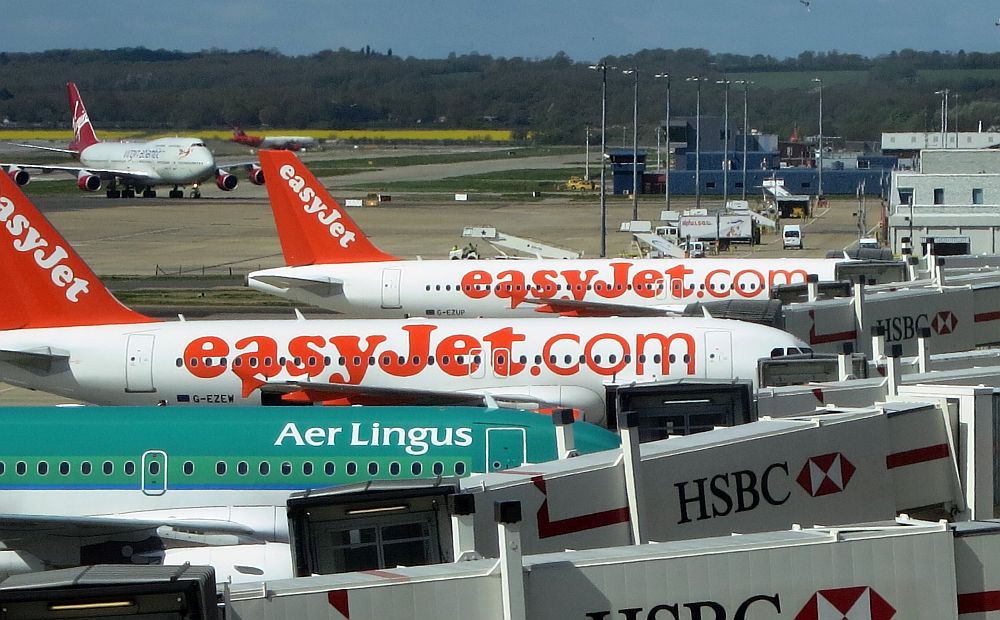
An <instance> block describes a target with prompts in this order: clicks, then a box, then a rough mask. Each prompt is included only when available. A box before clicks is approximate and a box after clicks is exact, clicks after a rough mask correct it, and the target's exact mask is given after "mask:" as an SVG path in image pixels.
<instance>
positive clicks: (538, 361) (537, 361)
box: [535, 355, 542, 364]
mask: <svg viewBox="0 0 1000 620" xmlns="http://www.w3.org/2000/svg"><path fill="white" fill-rule="evenodd" d="M535 363H536V364H541V363H542V356H541V355H536V356H535Z"/></svg>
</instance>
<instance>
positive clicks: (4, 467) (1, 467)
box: [0, 461, 7, 476]
mask: <svg viewBox="0 0 1000 620" xmlns="http://www.w3.org/2000/svg"><path fill="white" fill-rule="evenodd" d="M5 471H7V465H5V464H4V462H3V461H0V476H2V475H3V473H4V472H5Z"/></svg>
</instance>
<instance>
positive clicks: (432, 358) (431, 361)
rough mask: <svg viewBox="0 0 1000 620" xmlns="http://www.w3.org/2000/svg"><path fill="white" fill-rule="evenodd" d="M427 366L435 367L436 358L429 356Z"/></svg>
mask: <svg viewBox="0 0 1000 620" xmlns="http://www.w3.org/2000/svg"><path fill="white" fill-rule="evenodd" d="M427 365H428V366H433V365H434V356H433V355H428V356H427Z"/></svg>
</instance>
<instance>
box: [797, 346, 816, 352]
mask: <svg viewBox="0 0 1000 620" xmlns="http://www.w3.org/2000/svg"><path fill="white" fill-rule="evenodd" d="M799 351H802V352H803V353H812V352H813V350H812V349H811V348H810V347H799Z"/></svg>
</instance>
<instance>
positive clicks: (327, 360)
mask: <svg viewBox="0 0 1000 620" xmlns="http://www.w3.org/2000/svg"><path fill="white" fill-rule="evenodd" d="M340 359H341V360H343V359H344V358H340ZM332 362H333V358H332V357H330V356H329V355H326V356H324V357H323V365H324V366H329V365H330V364H331V363H332ZM340 363H341V365H343V364H344V362H343V361H341V362H340Z"/></svg>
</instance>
